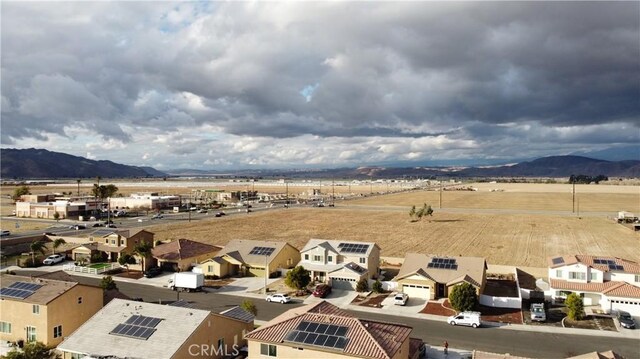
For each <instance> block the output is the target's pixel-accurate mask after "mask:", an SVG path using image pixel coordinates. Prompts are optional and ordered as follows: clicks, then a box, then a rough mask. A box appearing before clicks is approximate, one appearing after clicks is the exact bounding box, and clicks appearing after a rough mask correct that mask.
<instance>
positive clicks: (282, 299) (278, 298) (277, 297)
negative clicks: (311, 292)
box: [267, 293, 291, 304]
mask: <svg viewBox="0 0 640 359" xmlns="http://www.w3.org/2000/svg"><path fill="white" fill-rule="evenodd" d="M290 301H291V297H289V296H288V295H286V294H279V293H278V294H270V295H268V296H267V302H269V303H271V302H278V303H281V304H284V303H289V302H290Z"/></svg>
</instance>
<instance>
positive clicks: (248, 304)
mask: <svg viewBox="0 0 640 359" xmlns="http://www.w3.org/2000/svg"><path fill="white" fill-rule="evenodd" d="M240 308H242V309H243V310H244V311H245V312H249V313H251V314H253V315H258V308H256V305H255V304H253V302H252V301H250V300H249V299H245V300H244V301H243V302H242V304H240Z"/></svg>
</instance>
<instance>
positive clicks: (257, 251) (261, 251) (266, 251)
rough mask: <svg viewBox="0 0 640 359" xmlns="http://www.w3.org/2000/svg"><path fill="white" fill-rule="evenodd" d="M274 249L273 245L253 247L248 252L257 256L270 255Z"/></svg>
mask: <svg viewBox="0 0 640 359" xmlns="http://www.w3.org/2000/svg"><path fill="white" fill-rule="evenodd" d="M275 250H276V249H275V248H273V247H253V249H251V251H250V252H249V254H253V255H258V256H270V255H271V253H273V251H275Z"/></svg>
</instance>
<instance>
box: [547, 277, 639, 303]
mask: <svg viewBox="0 0 640 359" xmlns="http://www.w3.org/2000/svg"><path fill="white" fill-rule="evenodd" d="M549 282H550V284H551V288H553V289H566V290H579V291H584V292H594V293H602V294H606V295H608V296H610V297H630V298H640V288H639V287H636V286H634V285H631V284H628V283H625V282H617V281H610V282H604V283H594V282H591V283H581V282H569V281H566V280H562V279H550V280H549Z"/></svg>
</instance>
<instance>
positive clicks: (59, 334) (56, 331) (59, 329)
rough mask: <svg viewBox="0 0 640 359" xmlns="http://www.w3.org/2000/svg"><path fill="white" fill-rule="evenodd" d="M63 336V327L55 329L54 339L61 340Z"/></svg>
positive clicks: (59, 326)
mask: <svg viewBox="0 0 640 359" xmlns="http://www.w3.org/2000/svg"><path fill="white" fill-rule="evenodd" d="M61 336H62V325H58V326H57V327H53V337H54V338H60V337H61Z"/></svg>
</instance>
